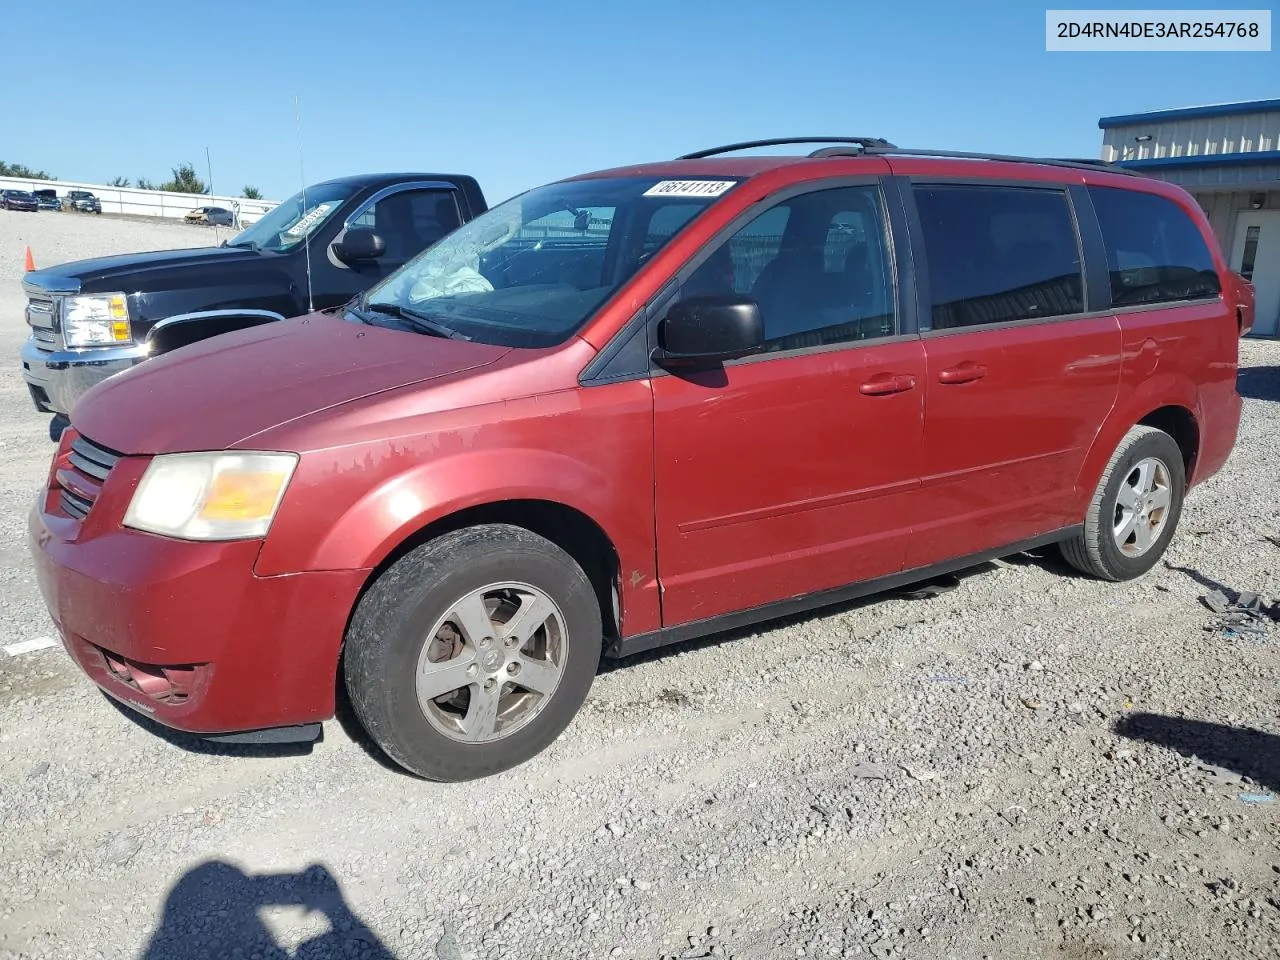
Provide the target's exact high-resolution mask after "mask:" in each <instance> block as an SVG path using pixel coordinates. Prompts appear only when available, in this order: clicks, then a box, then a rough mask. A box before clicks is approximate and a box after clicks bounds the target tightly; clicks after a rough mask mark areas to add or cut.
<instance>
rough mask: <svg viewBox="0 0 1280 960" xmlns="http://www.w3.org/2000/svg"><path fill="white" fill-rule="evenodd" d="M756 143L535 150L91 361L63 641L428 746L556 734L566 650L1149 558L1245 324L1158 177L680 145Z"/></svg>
mask: <svg viewBox="0 0 1280 960" xmlns="http://www.w3.org/2000/svg"><path fill="white" fill-rule="evenodd" d="M777 142H778V141H763V142H760V143H757V144H736V145H732V146H730V147H727V148H719V149H714V150H705V151H699V152H697V153H694V154H690V155H688V156H686V157H683V158H680V159H679V160H676V161H673V162H662V163H646V164H643V165H639V166H634V167H626V168H621V169H614V170H606V171H601V172H596V173H591V174H586V175H583V176H580V177H576V178H573V179H569V180H565V181H561V182H557V183H552V184H548V185H546V186H542V187H538V188H536V189H533V190H531V191H529V192H527V193H524V194H522V195H520V196H518V197H515V198H513V199H511V200H508V201H507V202H505V203H502V204H500V205H498V206H496V207H494V208H493V209H492V210H490V211H488V212H487V213H485V214H483V215H481V216H479V217H477V218H476V219H474V220H472V221H471V222H470V223H468V224H465V225H464V226H462V227H461V228H459V229H458V230H456V231H454V232H453V233H451V234H450V235H449V236H448V237H446V238H445V239H443V240H442V241H440V242H439V243H436V244H435V245H433V246H431V247H430V248H429V249H427V250H426V251H425V252H424V253H422V254H421V255H419V256H418V257H416V258H414V259H412V260H411V261H409V262H408V263H407V264H405V265H404V266H403V267H402V268H401V269H399V270H397V271H395V272H394V273H392V274H391V275H389V276H388V277H386V278H385V279H383V280H382V281H381V282H379V283H377V284H375V285H374V286H372V287H371V288H370V289H368V290H367V291H365V292H364V293H363V294H362V295H360V296H359V297H357V298H354V299H353V300H352V301H351V302H350V303H348V304H347V305H345V306H342V307H337V308H334V309H330V310H322V311H317V312H314V313H311V314H309V315H307V316H304V317H299V318H295V319H293V320H289V321H285V322H280V323H275V324H271V325H268V326H263V327H258V328H255V329H249V330H241V331H237V332H235V333H231V334H228V335H227V336H225V337H222V338H219V339H217V340H210V341H207V342H205V343H199V344H195V345H193V346H191V347H188V348H186V349H184V350H182V351H179V352H175V353H172V354H170V355H168V356H162V357H159V358H158V359H156V360H155V361H151V362H149V363H146V364H143V365H141V366H139V367H137V368H136V369H134V370H131V371H128V372H126V373H123V374H121V375H120V376H118V377H113V378H111V379H110V380H107V381H106V382H104V383H101V384H99V385H98V386H96V387H95V388H93V389H92V390H91V391H90V392H89V393H87V394H86V395H85V396H84V397H83V398H82V400H81V402H80V403H79V404H78V405H77V406H76V408H75V410H74V411H73V414H72V425H71V428H70V429H69V430H68V431H67V432H66V434H65V435H64V436H63V438H62V440H61V443H60V445H59V447H58V450H57V453H56V455H55V457H54V462H53V465H52V469H51V470H50V472H49V479H48V484H47V487H46V489H45V490H44V491H43V493H42V494H41V495H40V497H39V500H38V503H37V504H36V506H35V507H34V509H33V511H32V513H31V520H30V530H31V544H32V554H33V556H34V558H35V564H36V568H37V575H38V581H39V584H40V588H41V590H42V592H43V596H44V599H45V602H46V603H47V605H48V608H49V611H50V613H51V614H52V616H53V619H54V621H55V623H56V624H57V626H58V630H59V631H60V634H61V636H62V638H63V642H64V644H65V647H66V649H67V651H68V652H69V653H70V655H71V656H72V657H73V658H74V659H75V661H76V662H77V663H78V664H79V665H80V667H81V668H82V669H83V670H84V672H85V673H87V674H88V675H89V677H91V678H92V679H93V681H94V682H96V683H97V684H98V685H99V686H100V687H101V688H102V689H103V690H104V691H106V692H107V693H108V694H110V695H111V696H112V697H114V698H116V699H117V700H118V701H120V702H121V703H122V704H124V705H125V706H126V707H128V708H130V709H132V710H134V711H138V712H140V713H143V714H145V715H146V716H148V717H150V718H151V719H152V720H155V721H158V722H160V723H161V724H165V725H167V726H169V727H172V728H176V729H179V730H185V731H190V732H193V733H198V734H202V735H207V736H211V737H213V738H215V739H218V738H225V737H227V736H232V737H236V738H239V739H254V738H258V739H263V740H268V739H270V740H282V739H299V740H307V739H312V738H314V737H316V736H317V733H318V730H319V725H320V723H321V722H322V721H324V720H326V719H327V718H329V717H331V716H332V715H333V713H334V707H335V684H336V679H337V678H338V677H339V676H341V677H343V678H345V680H344V682H345V684H346V689H347V690H348V692H349V694H350V697H351V702H352V705H353V708H354V714H355V716H356V718H357V719H358V720H359V721H360V722H362V723H363V724H364V726H365V728H366V729H367V731H368V732H369V734H370V736H371V737H372V738H373V739H374V740H375V741H376V742H377V743H378V744H379V745H380V746H381V747H382V748H383V749H384V750H385V751H386V753H387V754H388V755H389V756H390V757H391V758H392V759H393V760H395V761H396V762H397V763H399V764H400V765H401V766H403V767H404V768H406V769H408V770H410V771H413V772H414V773H416V774H419V775H421V776H423V777H428V778H434V779H440V780H461V779H467V778H472V777H479V776H483V775H486V774H492V773H495V772H497V771H500V770H504V769H507V768H509V767H511V766H513V765H515V764H518V763H520V762H522V761H524V760H527V759H528V758H530V757H532V756H533V755H535V754H537V753H538V752H539V751H541V750H543V749H544V748H545V747H546V746H547V745H548V744H550V743H551V742H552V741H553V740H555V739H556V738H557V737H558V736H559V735H560V733H561V731H562V730H563V729H564V728H565V726H566V725H567V724H568V723H569V721H570V719H571V718H572V717H573V716H574V713H575V712H576V711H577V710H578V708H579V706H580V705H581V704H582V702H583V700H584V698H585V697H586V695H587V692H588V690H589V688H590V686H591V684H592V681H593V677H594V675H595V673H596V669H597V666H598V661H599V658H600V655H601V651H602V648H603V650H604V652H605V653H606V654H607V655H609V656H612V657H623V656H627V655H629V654H633V653H636V652H639V651H643V650H650V649H652V648H655V647H659V646H661V645H663V644H667V643H671V642H673V641H678V640H684V639H686V638H690V637H695V636H700V635H704V634H709V633H713V632H715V631H720V630H723V629H726V628H730V627H740V626H742V625H745V624H749V623H755V622H758V621H762V620H765V619H768V618H772V617H776V616H779V615H783V614H787V615H791V614H795V613H797V612H799V611H803V610H807V609H810V608H813V607H817V606H819V605H821V604H826V603H830V602H835V601H842V600H846V599H848V598H851V597H855V596H861V595H865V594H868V593H872V592H875V591H879V590H883V589H886V588H889V587H894V586H898V585H901V584H905V583H908V582H912V581H917V580H922V579H925V578H929V577H933V576H935V575H937V574H939V573H942V572H946V571H953V570H957V569H960V568H963V567H967V566H971V565H973V564H976V563H978V562H980V561H982V560H984V559H988V558H993V557H999V556H1002V555H1006V554H1012V553H1017V552H1020V551H1023V550H1026V549H1029V548H1032V547H1038V546H1045V545H1049V544H1057V545H1058V546H1059V547H1060V549H1061V551H1062V553H1063V555H1064V556H1065V557H1066V559H1067V560H1068V561H1069V562H1070V563H1071V564H1072V565H1074V566H1075V567H1078V568H1079V569H1080V570H1082V571H1085V572H1086V573H1088V574H1090V575H1092V576H1095V577H1100V578H1103V579H1105V580H1115V581H1123V580H1129V579H1131V578H1135V577H1138V576H1141V575H1142V574H1143V573H1145V572H1146V571H1148V570H1149V569H1150V568H1151V567H1152V565H1153V564H1155V563H1156V561H1157V560H1158V558H1159V557H1160V556H1161V555H1162V554H1163V553H1164V551H1165V549H1166V547H1167V546H1168V544H1169V541H1170V538H1171V537H1172V536H1173V535H1174V531H1175V529H1176V527H1177V525H1178V520H1179V517H1180V514H1181V511H1182V504H1183V497H1184V495H1185V493H1186V491H1187V490H1188V488H1190V487H1192V486H1195V485H1197V484H1200V483H1202V482H1203V481H1205V480H1206V479H1207V478H1209V477H1210V476H1212V475H1213V474H1215V473H1216V472H1217V471H1218V470H1219V469H1220V468H1221V467H1222V465H1223V463H1224V461H1225V460H1226V459H1227V457H1228V454H1229V453H1230V451H1231V449H1232V446H1233V444H1234V442H1235V437H1236V431H1237V426H1238V423H1239V419H1240V410H1241V401H1240V397H1239V395H1238V394H1237V392H1236V376H1235V374H1236V368H1237V363H1238V338H1239V337H1240V336H1241V335H1242V333H1243V332H1244V331H1245V330H1247V328H1248V326H1249V325H1250V323H1251V322H1252V318H1251V317H1250V316H1249V315H1248V313H1247V308H1246V306H1245V305H1246V304H1247V298H1246V297H1245V295H1244V290H1245V288H1244V286H1243V285H1242V284H1243V281H1242V280H1241V278H1239V277H1238V276H1236V275H1234V274H1232V273H1230V272H1229V270H1228V269H1227V266H1226V264H1225V262H1224V260H1223V257H1222V254H1221V251H1220V250H1219V249H1218V245H1217V242H1216V240H1215V238H1214V235H1213V232H1212V230H1211V229H1210V226H1209V223H1208V222H1207V220H1206V218H1205V216H1204V214H1203V212H1202V211H1201V210H1200V208H1199V206H1198V205H1197V204H1196V203H1195V201H1194V200H1193V199H1192V198H1191V196H1190V195H1189V194H1188V193H1186V192H1185V191H1184V190H1183V189H1181V188H1179V187H1176V186H1173V185H1171V184H1168V183H1164V182H1160V181H1157V180H1154V179H1149V178H1145V177H1141V176H1137V175H1133V174H1128V173H1122V172H1120V171H1119V170H1116V169H1110V168H1105V167H1102V166H1099V165H1094V164H1089V163H1085V162H1072V161H1051V160H1050V161H1044V160H1034V159H1032V160H1019V159H1012V158H990V159H972V158H969V157H968V156H966V155H961V156H959V157H956V156H947V155H927V154H925V153H924V152H922V151H910V150H899V149H896V148H894V147H893V146H892V145H889V144H887V143H886V142H885V141H883V140H876V139H861V140H859V139H856V138H849V141H848V142H841V143H838V144H837V145H835V146H830V147H825V148H823V149H821V150H819V151H817V152H815V153H814V154H812V155H810V156H808V157H777V156H774V157H765V156H752V157H747V158H744V157H736V158H735V157H724V156H721V155H720V154H722V153H731V152H735V151H737V150H739V149H741V148H743V147H748V146H766V145H769V144H771V143H777ZM354 232H355V231H352V233H354ZM348 236H350V234H349V235H348ZM359 243H361V244H366V245H369V244H371V243H372V241H370V240H368V239H367V237H366V238H365V239H361V240H360V241H359ZM1141 655H1142V654H1141V652H1140V651H1134V656H1135V657H1136V658H1140V657H1141Z"/></svg>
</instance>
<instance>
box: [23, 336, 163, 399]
mask: <svg viewBox="0 0 1280 960" xmlns="http://www.w3.org/2000/svg"><path fill="white" fill-rule="evenodd" d="M20 355H21V358H22V378H23V379H24V380H26V381H27V389H28V390H29V391H30V393H31V402H32V403H34V404H35V405H36V409H37V410H39V411H41V412H42V413H60V414H62V415H63V416H68V415H70V413H71V408H72V407H74V406H75V404H76V401H77V400H79V399H80V397H81V396H83V395H84V394H85V392H87V391H88V389H89V388H90V387H92V386H94V385H96V384H98V383H101V382H102V381H103V380H105V379H107V377H109V376H111V375H112V374H115V373H120V372H121V371H122V370H128V369H129V368H130V367H132V366H133V365H134V364H136V363H140V362H141V361H143V360H145V359H146V358H147V356H148V355H149V350H148V347H147V346H146V345H145V344H141V345H131V346H127V347H93V348H90V349H87V350H52V351H46V350H41V349H40V341H39V340H36V338H35V337H28V338H27V341H26V343H24V344H23V345H22V350H21V354H20Z"/></svg>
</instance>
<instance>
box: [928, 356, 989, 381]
mask: <svg viewBox="0 0 1280 960" xmlns="http://www.w3.org/2000/svg"><path fill="white" fill-rule="evenodd" d="M986 375H987V368H986V367H984V366H983V365H982V364H980V363H974V362H973V361H972V360H966V361H965V362H964V363H962V364H960V365H959V366H958V367H950V368H948V369H946V370H942V371H940V372H939V373H938V382H939V383H972V382H973V381H974V380H981V379H982V378H983V377H985V376H986Z"/></svg>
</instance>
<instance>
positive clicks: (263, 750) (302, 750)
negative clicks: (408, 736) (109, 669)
mask: <svg viewBox="0 0 1280 960" xmlns="http://www.w3.org/2000/svg"><path fill="white" fill-rule="evenodd" d="M102 698H103V699H104V700H106V701H107V703H109V704H111V706H113V707H115V709H116V710H118V711H119V712H120V713H121V714H122V715H123V716H125V717H128V718H129V720H130V721H132V722H133V723H136V724H137V725H138V726H140V727H142V729H144V730H146V731H147V732H148V733H150V734H151V735H152V736H155V737H159V738H160V739H161V740H164V741H165V742H166V743H169V744H172V745H173V746H175V747H177V748H178V749H180V750H185V751H187V752H188V753H203V754H208V755H210V756H215V757H299V756H305V755H306V754H308V753H310V752H311V750H312V748H313V747H314V746H315V743H319V742H320V741H315V742H314V743H219V742H217V741H214V740H205V739H204V738H202V737H197V736H195V734H191V733H183V732H182V731H180V730H174V729H172V728H170V727H166V726H165V725H164V724H162V723H156V721H154V720H152V719H151V718H150V717H145V716H143V715H142V714H141V713H138V712H137V711H136V710H130V709H129V708H128V707H126V706H123V705H122V704H121V703H120V702H119V701H118V700H116V698H115V697H112V696H109V695H107V694H105V693H104V694H103V695H102Z"/></svg>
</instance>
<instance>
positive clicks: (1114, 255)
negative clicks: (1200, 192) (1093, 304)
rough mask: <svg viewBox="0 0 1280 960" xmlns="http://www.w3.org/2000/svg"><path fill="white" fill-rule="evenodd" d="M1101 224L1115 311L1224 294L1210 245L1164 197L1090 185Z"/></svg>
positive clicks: (1182, 211) (1179, 209) (1186, 217)
mask: <svg viewBox="0 0 1280 960" xmlns="http://www.w3.org/2000/svg"><path fill="white" fill-rule="evenodd" d="M1089 197H1090V198H1091V199H1092V200H1093V208H1094V210H1096V211H1097V213H1098V222H1099V223H1100V224H1101V226H1102V240H1103V242H1104V243H1105V244H1106V247H1107V269H1108V270H1109V271H1110V273H1111V302H1112V304H1114V305H1115V306H1117V307H1122V306H1132V305H1134V304H1143V303H1175V302H1178V301H1181V300H1201V299H1204V298H1206V297H1216V296H1217V295H1218V294H1219V293H1220V292H1221V290H1222V287H1221V284H1220V282H1219V280H1218V271H1217V269H1216V268H1215V267H1214V265H1213V257H1212V255H1211V254H1210V253H1209V247H1208V246H1207V245H1206V244H1205V242H1204V236H1203V235H1202V234H1201V233H1200V229H1199V227H1197V226H1196V223H1195V221H1194V220H1192V219H1191V218H1190V217H1189V216H1187V213H1186V211H1185V210H1183V209H1182V207H1180V206H1178V204H1176V203H1174V202H1173V201H1172V200H1169V199H1168V198H1166V197H1161V196H1159V195H1157V194H1154V193H1145V192H1143V191H1139V190H1124V189H1121V188H1119V187H1089Z"/></svg>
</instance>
